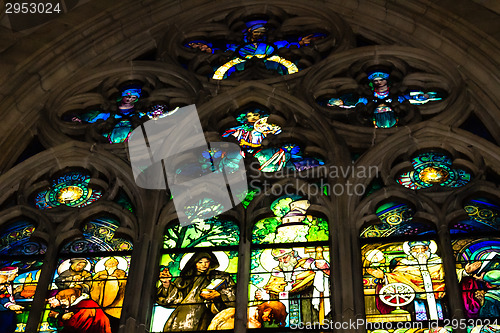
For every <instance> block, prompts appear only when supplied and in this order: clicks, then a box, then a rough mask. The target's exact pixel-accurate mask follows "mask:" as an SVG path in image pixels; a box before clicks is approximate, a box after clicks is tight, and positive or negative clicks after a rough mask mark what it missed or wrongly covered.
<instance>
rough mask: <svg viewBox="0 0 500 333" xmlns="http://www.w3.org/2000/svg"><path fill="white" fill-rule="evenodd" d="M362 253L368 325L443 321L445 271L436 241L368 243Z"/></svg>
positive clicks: (444, 312)
mask: <svg viewBox="0 0 500 333" xmlns="http://www.w3.org/2000/svg"><path fill="white" fill-rule="evenodd" d="M361 253H362V260H363V271H364V275H363V286H364V294H365V309H366V310H365V311H366V319H367V321H368V322H398V321H426V320H433V321H434V320H439V319H443V318H444V316H445V315H446V312H447V309H446V304H445V303H444V299H443V297H444V295H445V284H444V270H443V264H442V259H441V257H440V256H439V253H438V249H437V244H436V242H435V241H434V240H415V241H406V242H391V243H383V244H382V243H377V244H366V245H364V246H363V247H362V250H361Z"/></svg>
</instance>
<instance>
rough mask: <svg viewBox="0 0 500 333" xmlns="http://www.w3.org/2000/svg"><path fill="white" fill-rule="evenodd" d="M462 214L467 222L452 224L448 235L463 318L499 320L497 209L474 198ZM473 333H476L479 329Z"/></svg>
mask: <svg viewBox="0 0 500 333" xmlns="http://www.w3.org/2000/svg"><path fill="white" fill-rule="evenodd" d="M464 210H465V212H466V213H467V215H468V216H469V219H467V220H462V221H459V222H456V223H452V224H451V227H450V233H451V234H452V238H453V239H452V247H453V252H454V255H455V262H456V272H457V278H458V282H459V284H460V289H461V291H462V300H463V304H464V307H465V309H464V312H465V316H466V317H467V318H469V319H476V318H492V319H493V318H494V319H497V318H499V317H500V293H499V286H500V238H499V237H498V231H499V230H500V223H499V222H500V217H499V216H498V214H499V212H500V208H499V206H497V205H496V204H494V203H493V202H492V201H490V200H488V199H486V198H475V199H471V200H469V201H467V202H466V203H465V204H464ZM471 235H474V236H475V238H471ZM495 235H496V237H495ZM483 324H488V323H486V322H483ZM490 324H493V322H490ZM495 324H496V323H495ZM469 329H471V328H469ZM482 329H486V328H481V330H482ZM472 331H475V332H479V328H478V327H476V328H474V329H473V330H472Z"/></svg>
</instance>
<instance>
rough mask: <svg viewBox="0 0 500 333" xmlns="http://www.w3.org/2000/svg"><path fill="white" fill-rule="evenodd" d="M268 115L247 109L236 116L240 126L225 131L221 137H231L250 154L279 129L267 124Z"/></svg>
mask: <svg viewBox="0 0 500 333" xmlns="http://www.w3.org/2000/svg"><path fill="white" fill-rule="evenodd" d="M268 119H269V113H267V112H266V111H264V110H262V109H259V108H252V109H248V110H246V111H245V112H243V113H241V114H240V115H238V117H237V118H236V120H237V121H238V122H239V123H240V124H241V125H238V126H236V127H232V128H229V129H227V130H226V131H225V132H224V133H223V134H222V136H223V137H229V136H233V137H235V138H236V140H237V141H238V143H239V145H240V146H241V148H243V149H244V151H245V152H246V153H247V154H251V153H252V152H254V151H255V150H256V149H259V147H260V146H261V144H262V140H264V139H265V138H266V136H268V135H278V134H280V133H281V127H279V126H278V125H275V124H271V123H269V122H268Z"/></svg>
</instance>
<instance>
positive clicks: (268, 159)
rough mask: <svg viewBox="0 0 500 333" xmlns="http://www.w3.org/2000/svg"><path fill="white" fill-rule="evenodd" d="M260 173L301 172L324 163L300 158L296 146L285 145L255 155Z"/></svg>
mask: <svg viewBox="0 0 500 333" xmlns="http://www.w3.org/2000/svg"><path fill="white" fill-rule="evenodd" d="M254 156H255V158H256V159H257V160H258V161H259V164H260V167H259V170H261V171H262V172H276V171H281V170H283V169H289V170H296V171H303V170H307V169H311V168H314V167H317V166H320V165H324V164H325V163H324V162H323V161H322V160H321V159H319V158H315V157H304V156H302V151H301V147H300V146H298V145H296V144H286V145H283V146H281V147H279V148H265V149H261V150H259V151H257V152H256V153H255V155H254Z"/></svg>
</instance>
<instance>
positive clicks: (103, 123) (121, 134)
mask: <svg viewBox="0 0 500 333" xmlns="http://www.w3.org/2000/svg"><path fill="white" fill-rule="evenodd" d="M143 94H144V93H143V91H142V87H141V86H140V85H127V86H125V87H123V88H122V89H121V90H120V93H119V95H118V96H117V98H116V107H115V108H108V109H105V110H104V109H102V108H101V107H99V106H96V107H91V108H89V109H87V110H83V111H70V112H67V113H66V114H64V115H63V117H62V119H63V120H64V121H67V122H73V123H80V124H82V126H83V125H88V124H96V125H98V126H96V127H95V128H96V130H97V131H98V132H99V133H100V135H101V136H103V137H105V138H106V139H107V141H108V142H109V143H112V144H114V143H123V142H127V141H128V139H129V137H130V134H131V133H132V130H133V129H134V128H135V127H137V126H139V125H140V124H141V123H143V122H144V121H147V120H150V119H159V118H164V117H166V116H168V115H170V114H172V113H174V112H176V111H177V109H178V108H170V107H168V106H167V105H166V104H161V103H152V104H150V105H149V106H147V105H141V107H140V108H138V107H137V105H138V104H139V103H138V102H139V100H140V99H141V97H143Z"/></svg>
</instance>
